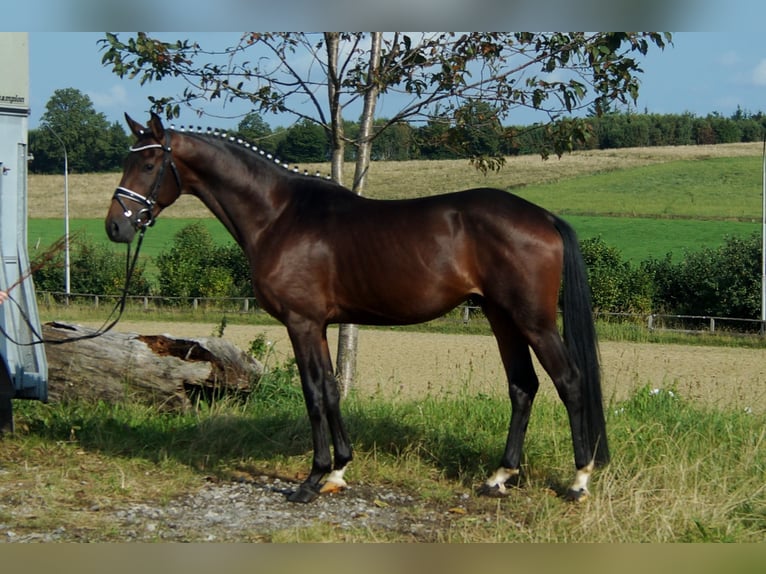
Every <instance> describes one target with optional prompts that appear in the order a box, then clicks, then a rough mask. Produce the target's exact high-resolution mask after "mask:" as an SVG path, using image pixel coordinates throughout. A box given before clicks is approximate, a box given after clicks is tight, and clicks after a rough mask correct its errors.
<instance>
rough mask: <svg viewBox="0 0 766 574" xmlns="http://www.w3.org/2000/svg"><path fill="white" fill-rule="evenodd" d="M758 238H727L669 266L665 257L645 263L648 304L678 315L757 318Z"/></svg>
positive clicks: (759, 243) (758, 308) (758, 295)
mask: <svg viewBox="0 0 766 574" xmlns="http://www.w3.org/2000/svg"><path fill="white" fill-rule="evenodd" d="M760 250H761V240H760V237H759V235H758V234H757V233H754V234H752V235H751V236H750V237H749V238H739V237H729V238H727V239H726V242H725V244H724V245H722V246H721V247H719V248H716V249H712V248H705V249H702V250H700V251H695V252H693V253H686V255H685V257H684V259H683V260H682V261H681V262H679V263H677V264H673V263H672V260H671V257H670V256H669V255H668V256H666V257H665V258H664V259H662V260H649V261H647V262H645V263H644V270H645V273H646V274H647V275H648V276H649V277H650V278H651V280H652V282H653V283H654V285H655V292H654V301H653V305H654V307H655V308H656V309H661V310H663V311H665V312H669V313H677V314H679V315H712V316H716V317H736V318H741V319H757V318H758V317H759V316H760V305H761V300H760V287H761V284H760V275H761V272H760V261H761V260H760V257H761V253H760Z"/></svg>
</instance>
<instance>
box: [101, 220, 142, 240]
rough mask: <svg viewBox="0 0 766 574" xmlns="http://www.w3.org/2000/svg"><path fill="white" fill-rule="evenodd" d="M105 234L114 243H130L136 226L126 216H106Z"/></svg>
mask: <svg viewBox="0 0 766 574" xmlns="http://www.w3.org/2000/svg"><path fill="white" fill-rule="evenodd" d="M106 234H107V235H108V236H109V239H111V240H112V241H114V242H115V243H130V242H131V241H133V237H135V235H136V228H135V226H134V225H133V222H131V220H130V219H128V218H127V217H107V218H106Z"/></svg>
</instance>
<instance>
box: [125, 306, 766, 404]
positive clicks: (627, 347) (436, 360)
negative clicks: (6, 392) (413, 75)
mask: <svg viewBox="0 0 766 574" xmlns="http://www.w3.org/2000/svg"><path fill="white" fill-rule="evenodd" d="M118 328H119V330H122V331H126V332H137V333H142V334H147V335H150V334H159V333H168V334H170V335H173V336H176V337H185V336H209V335H210V334H211V333H212V331H213V325H211V324H207V323H167V324H163V323H156V322H129V321H124V322H122V323H120V325H119V327H118ZM261 333H263V334H265V336H266V337H267V339H268V340H269V341H271V342H272V348H273V358H272V360H275V361H282V360H285V359H286V358H288V357H290V356H292V351H291V348H290V341H289V340H288V338H287V333H286V331H285V329H284V327H281V326H273V327H272V326H263V325H252V326H251V325H229V326H227V327H226V330H225V332H224V337H225V338H227V339H229V340H230V341H231V342H232V343H234V344H236V345H237V346H239V347H241V348H243V349H247V348H248V347H249V345H250V342H251V341H252V340H253V339H254V338H255V337H256V336H258V335H259V334H261ZM328 335H329V339H330V348H331V349H335V347H336V341H337V329H331V330H330V331H329V333H328ZM600 348H601V358H602V369H603V381H604V396H605V397H606V399H607V401H609V400H622V399H624V398H625V397H627V396H628V395H629V394H630V393H631V392H632V391H633V390H634V389H636V388H637V387H641V386H644V385H650V386H651V387H653V388H670V387H674V388H676V389H677V391H678V392H679V393H680V394H681V396H683V397H685V398H687V399H692V400H699V401H704V402H705V403H706V404H710V405H716V406H733V407H736V408H742V409H744V408H748V409H751V410H752V411H753V412H757V413H763V412H766V351H764V350H761V349H738V348H722V347H704V346H691V345H657V344H643V343H613V342H608V341H607V342H602V343H601V346H600ZM333 358H334V357H333ZM358 369H359V383H358V386H357V392H359V393H362V394H363V395H374V394H378V393H379V394H382V395H383V396H386V397H396V396H401V397H404V398H412V397H418V396H425V395H427V394H429V393H431V394H448V393H455V392H459V391H461V390H462V389H466V390H468V391H469V392H471V393H479V392H482V393H487V394H498V395H502V396H505V393H506V385H505V377H504V374H503V370H502V364H501V362H500V357H499V354H498V352H497V348H496V346H495V340H494V339H493V338H492V337H489V336H481V335H443V334H433V333H413V332H405V331H400V330H388V331H387V330H363V331H362V332H361V335H360V351H359V365H358ZM538 373H542V370H541V369H540V367H539V365H538ZM541 382H542V385H541V392H544V393H549V394H551V395H552V394H554V393H555V391H554V389H553V385H552V384H551V383H550V381H549V380H548V379H547V377H546V376H545V375H544V374H542V375H541Z"/></svg>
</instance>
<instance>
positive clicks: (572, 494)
mask: <svg viewBox="0 0 766 574" xmlns="http://www.w3.org/2000/svg"><path fill="white" fill-rule="evenodd" d="M589 496H590V492H588V490H587V489H585V488H581V489H579V490H575V489H573V488H570V489H569V490H567V494H566V499H567V500H569V501H570V502H581V501H583V500H585V499H586V498H588V497H589Z"/></svg>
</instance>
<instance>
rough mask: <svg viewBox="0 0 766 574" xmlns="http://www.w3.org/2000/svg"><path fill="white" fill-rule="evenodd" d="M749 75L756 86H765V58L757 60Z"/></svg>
mask: <svg viewBox="0 0 766 574" xmlns="http://www.w3.org/2000/svg"><path fill="white" fill-rule="evenodd" d="M750 77H751V79H752V80H753V83H754V84H755V85H756V86H766V60H761V61H760V62H758V65H757V66H756V67H755V69H754V70H753V73H752V74H751V76H750Z"/></svg>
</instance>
